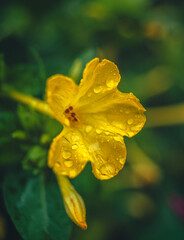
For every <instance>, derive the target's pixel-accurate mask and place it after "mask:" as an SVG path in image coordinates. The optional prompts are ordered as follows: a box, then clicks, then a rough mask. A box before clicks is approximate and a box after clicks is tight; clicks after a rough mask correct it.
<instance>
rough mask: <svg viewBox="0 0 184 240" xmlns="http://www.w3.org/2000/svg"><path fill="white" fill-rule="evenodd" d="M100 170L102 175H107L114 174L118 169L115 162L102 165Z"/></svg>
mask: <svg viewBox="0 0 184 240" xmlns="http://www.w3.org/2000/svg"><path fill="white" fill-rule="evenodd" d="M99 170H100V172H101V174H102V175H105V176H107V177H111V176H114V174H115V173H116V169H115V167H114V164H113V163H106V164H104V165H102V166H101V168H100V169H99Z"/></svg>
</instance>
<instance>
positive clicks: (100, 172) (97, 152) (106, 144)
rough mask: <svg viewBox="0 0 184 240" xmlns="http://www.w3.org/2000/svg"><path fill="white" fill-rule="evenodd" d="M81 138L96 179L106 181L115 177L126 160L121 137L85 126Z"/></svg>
mask: <svg viewBox="0 0 184 240" xmlns="http://www.w3.org/2000/svg"><path fill="white" fill-rule="evenodd" d="M83 136H84V138H85V139H86V145H87V147H88V151H89V154H90V155H91V156H92V159H91V164H92V170H93V173H94V175H95V176H96V178H98V179H100V180H106V179H110V178H112V177H114V176H115V175H117V174H118V172H119V171H120V170H121V169H122V168H123V166H124V163H125V160H126V148H125V144H124V140H123V137H122V136H120V135H117V134H112V133H110V132H108V131H102V130H100V129H94V128H93V127H90V126H89V125H88V126H85V129H84V130H83Z"/></svg>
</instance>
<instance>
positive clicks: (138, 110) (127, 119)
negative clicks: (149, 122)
mask: <svg viewBox="0 0 184 240" xmlns="http://www.w3.org/2000/svg"><path fill="white" fill-rule="evenodd" d="M80 111H81V113H80V115H81V119H82V121H83V122H84V124H85V125H91V126H93V128H95V129H100V130H102V131H108V132H111V133H114V134H119V135H121V136H127V137H133V136H134V135H136V134H137V133H138V132H139V131H140V130H141V129H142V128H143V126H144V124H145V121H146V117H145V115H144V112H145V109H144V108H143V106H142V105H141V104H140V102H139V100H138V99H137V98H136V97H135V96H134V95H133V94H132V93H129V94H128V93H121V92H119V91H118V90H117V91H116V92H114V93H113V94H111V96H107V97H106V98H104V99H103V101H98V102H96V103H95V104H94V105H93V104H91V105H90V107H88V108H81V109H80Z"/></svg>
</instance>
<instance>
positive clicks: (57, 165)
mask: <svg viewBox="0 0 184 240" xmlns="http://www.w3.org/2000/svg"><path fill="white" fill-rule="evenodd" d="M89 160H90V156H89V154H88V151H87V149H86V147H85V145H84V142H83V138H82V136H81V135H80V133H79V132H78V131H76V130H73V129H64V130H63V131H62V132H61V133H60V134H59V135H58V136H57V137H56V138H55V139H54V140H53V142H52V144H51V147H50V150H49V157H48V166H49V167H51V168H53V169H54V172H55V173H56V174H58V175H66V176H68V177H70V178H74V177H76V176H77V175H78V174H79V173H80V172H81V171H82V170H83V168H84V167H85V165H86V163H87V161H89Z"/></svg>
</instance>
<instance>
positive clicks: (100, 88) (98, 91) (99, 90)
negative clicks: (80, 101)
mask: <svg viewBox="0 0 184 240" xmlns="http://www.w3.org/2000/svg"><path fill="white" fill-rule="evenodd" d="M102 89H103V87H102V86H96V87H95V88H94V89H93V91H94V93H100V92H101V91H102Z"/></svg>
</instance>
